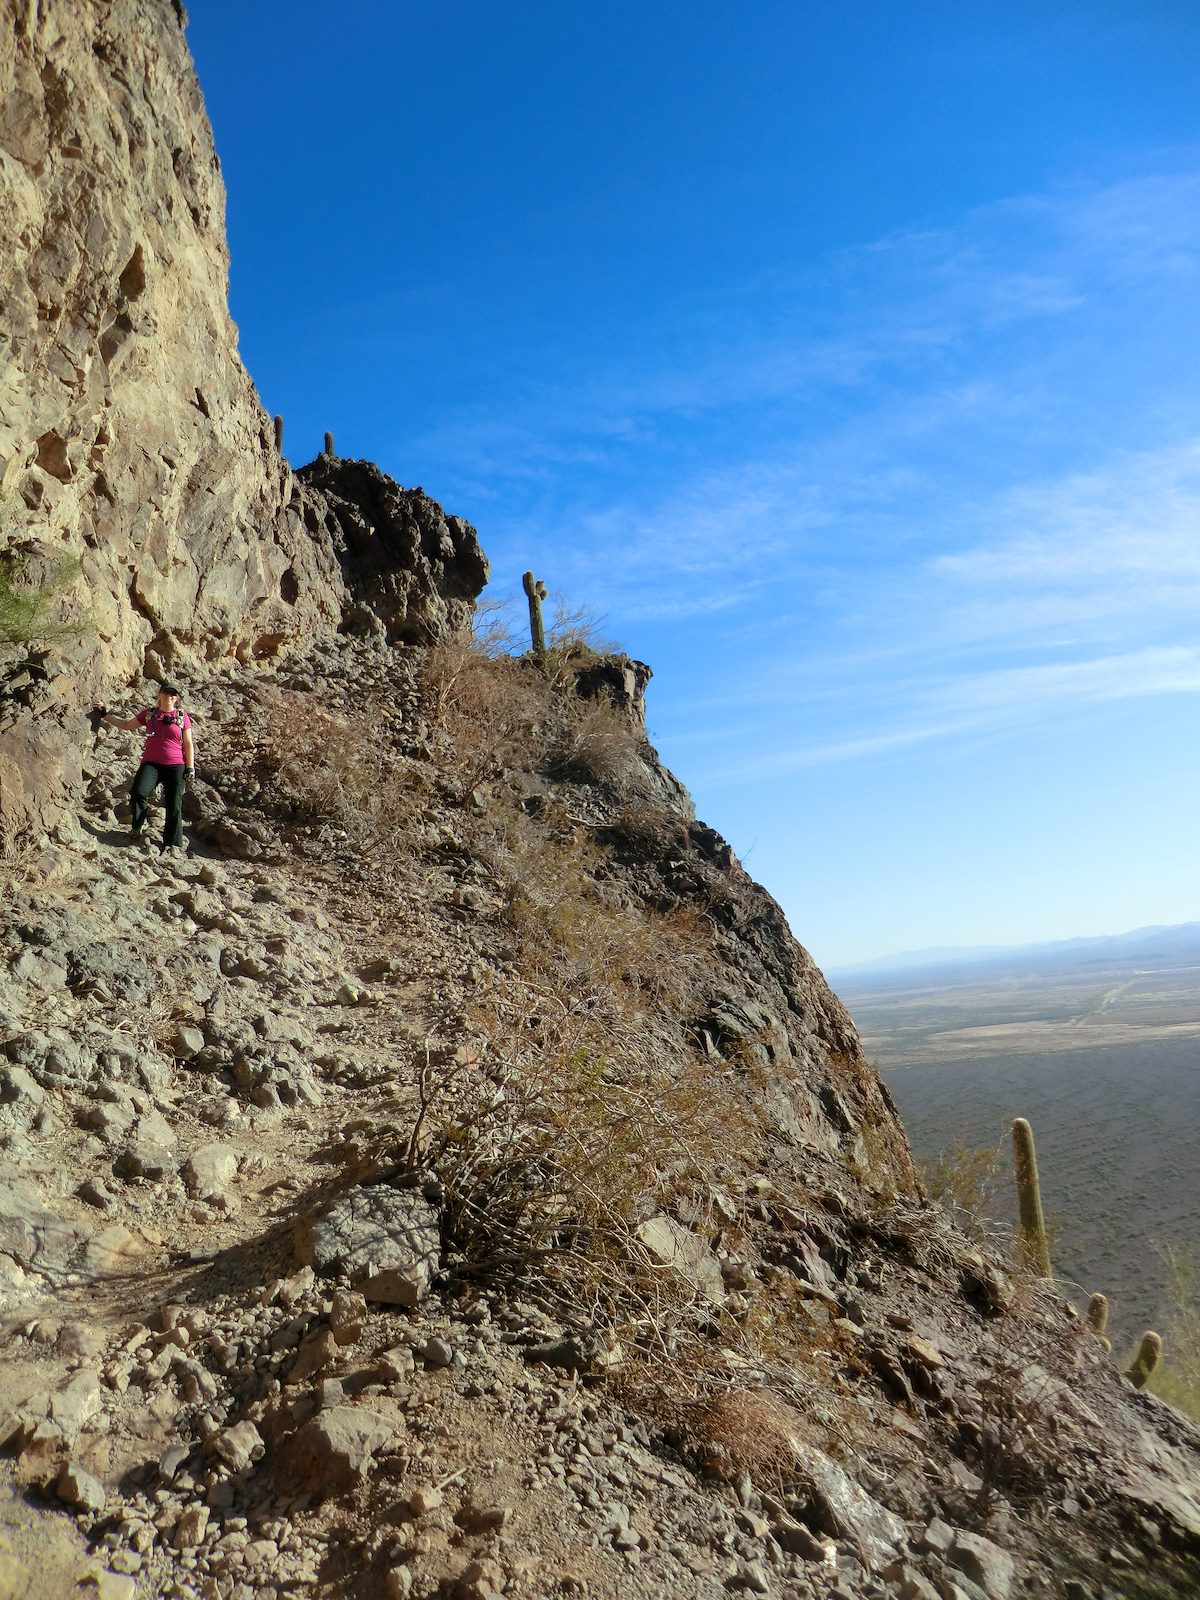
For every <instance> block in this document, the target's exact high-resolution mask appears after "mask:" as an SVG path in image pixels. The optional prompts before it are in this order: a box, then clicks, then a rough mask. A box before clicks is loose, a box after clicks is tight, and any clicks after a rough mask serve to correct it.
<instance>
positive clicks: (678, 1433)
mask: <svg viewBox="0 0 1200 1600" xmlns="http://www.w3.org/2000/svg"><path fill="white" fill-rule="evenodd" d="M694 1353H695V1355H696V1356H697V1357H698V1358H701V1359H702V1353H701V1352H700V1350H699V1348H697V1350H696V1351H695V1352H694ZM609 1387H610V1388H611V1390H612V1391H613V1393H614V1394H615V1395H616V1396H617V1398H618V1399H619V1400H620V1401H621V1402H622V1404H623V1405H624V1406H625V1407H626V1409H627V1410H628V1411H630V1412H631V1413H632V1414H633V1415H636V1416H640V1417H642V1418H643V1419H644V1420H645V1421H646V1422H647V1423H648V1424H649V1425H650V1426H651V1428H652V1429H653V1430H654V1431H655V1432H657V1433H660V1434H661V1435H662V1436H663V1438H664V1439H665V1440H666V1441H667V1443H668V1444H670V1445H671V1446H672V1448H673V1449H675V1450H677V1451H678V1452H679V1454H680V1455H681V1456H682V1457H683V1458H684V1460H685V1461H687V1462H689V1463H690V1464H691V1466H692V1467H694V1468H695V1469H696V1470H697V1471H699V1472H703V1473H705V1474H707V1475H708V1476H710V1477H713V1478H720V1479H722V1480H724V1481H725V1482H727V1483H737V1482H739V1481H741V1480H744V1479H747V1478H748V1479H749V1480H750V1481H751V1482H752V1483H753V1484H754V1485H755V1486H756V1487H758V1488H759V1489H768V1490H771V1491H773V1492H774V1493H775V1494H777V1495H779V1496H781V1497H786V1496H787V1495H788V1493H789V1491H790V1490H791V1489H793V1488H794V1487H796V1481H797V1477H798V1473H799V1470H800V1459H799V1454H798V1445H799V1442H800V1441H802V1440H804V1439H805V1438H806V1436H807V1433H808V1432H809V1427H808V1426H807V1425H806V1422H805V1418H804V1416H803V1415H802V1413H801V1412H800V1411H798V1410H797V1409H796V1407H795V1406H792V1405H789V1404H788V1402H787V1401H786V1400H785V1399H783V1398H782V1396H780V1395H779V1394H776V1393H775V1392H774V1391H773V1390H772V1389H769V1388H766V1387H759V1386H755V1387H750V1386H745V1385H743V1384H738V1383H734V1382H731V1380H730V1378H729V1376H728V1374H725V1373H719V1372H714V1371H712V1370H711V1369H708V1370H706V1369H705V1368H704V1367H703V1366H698V1367H696V1368H695V1369H694V1370H688V1364H687V1363H686V1362H685V1363H683V1364H682V1365H677V1366H676V1367H675V1368H674V1369H672V1371H671V1373H670V1374H669V1375H667V1374H664V1373H663V1372H662V1371H661V1370H656V1369H654V1368H652V1367H651V1366H650V1365H649V1363H635V1364H633V1365H631V1366H630V1367H628V1368H627V1369H626V1370H625V1371H623V1372H621V1373H618V1374H614V1376H613V1377H612V1378H611V1379H610V1380H609Z"/></svg>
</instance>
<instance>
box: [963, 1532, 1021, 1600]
mask: <svg viewBox="0 0 1200 1600" xmlns="http://www.w3.org/2000/svg"><path fill="white" fill-rule="evenodd" d="M946 1559H947V1560H948V1561H949V1563H950V1565H951V1566H954V1567H957V1568H958V1570H959V1571H960V1572H962V1573H965V1574H966V1576H967V1577H968V1578H970V1580H971V1582H972V1583H977V1584H978V1585H979V1587H980V1588H981V1589H982V1590H983V1592H984V1593H985V1594H986V1595H987V1596H988V1600H1008V1595H1009V1591H1010V1590H1011V1588H1012V1580H1013V1558H1012V1556H1010V1555H1009V1553H1008V1551H1007V1550H1002V1549H1001V1548H1000V1546H999V1545H996V1544H993V1543H992V1541H991V1540H990V1539H985V1538H984V1537H983V1536H982V1534H978V1533H966V1532H964V1531H963V1530H962V1529H959V1530H958V1531H957V1532H956V1533H955V1535H954V1543H953V1544H952V1545H951V1547H950V1551H949V1554H948V1555H947V1558H946Z"/></svg>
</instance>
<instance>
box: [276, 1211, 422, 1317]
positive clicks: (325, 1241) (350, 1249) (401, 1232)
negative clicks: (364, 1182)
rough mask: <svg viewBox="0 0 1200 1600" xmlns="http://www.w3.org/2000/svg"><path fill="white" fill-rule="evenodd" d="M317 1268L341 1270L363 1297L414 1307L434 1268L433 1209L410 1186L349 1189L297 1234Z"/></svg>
mask: <svg viewBox="0 0 1200 1600" xmlns="http://www.w3.org/2000/svg"><path fill="white" fill-rule="evenodd" d="M297 1246H298V1249H299V1253H300V1256H301V1259H302V1260H303V1261H304V1262H305V1263H306V1264H307V1265H309V1266H312V1267H315V1268H316V1270H317V1271H318V1272H324V1273H344V1274H345V1275H346V1276H347V1277H349V1278H350V1280H351V1282H352V1283H353V1284H355V1286H356V1287H357V1288H358V1289H359V1290H361V1292H362V1294H363V1295H364V1296H365V1297H366V1298H367V1299H368V1300H375V1301H381V1302H383V1303H384V1304H387V1305H398V1306H405V1307H408V1308H409V1309H411V1308H412V1307H414V1306H416V1305H417V1304H418V1303H419V1301H420V1300H421V1298H422V1296H423V1295H424V1294H425V1292H426V1290H427V1289H428V1288H429V1284H430V1281H431V1279H432V1277H433V1275H434V1273H435V1272H436V1271H437V1268H438V1261H439V1257H440V1249H441V1235H440V1230H439V1226H438V1212H437V1208H436V1207H435V1206H434V1205H432V1204H431V1203H430V1201H428V1200H426V1199H425V1197H424V1196H423V1195H421V1194H419V1193H417V1192H416V1191H415V1190H412V1189H393V1188H392V1187H391V1186H390V1185H388V1184H376V1185H373V1186H370V1187H360V1188H357V1189H352V1190H350V1192H349V1193H348V1194H345V1195H343V1196H342V1198H341V1199H340V1200H339V1201H338V1202H337V1204H336V1205H335V1206H333V1208H332V1209H331V1210H329V1211H327V1212H326V1213H325V1214H324V1216H322V1217H321V1218H319V1219H318V1221H317V1222H315V1223H314V1224H312V1225H310V1226H307V1227H304V1228H302V1229H301V1232H300V1234H299V1237H298V1239H297Z"/></svg>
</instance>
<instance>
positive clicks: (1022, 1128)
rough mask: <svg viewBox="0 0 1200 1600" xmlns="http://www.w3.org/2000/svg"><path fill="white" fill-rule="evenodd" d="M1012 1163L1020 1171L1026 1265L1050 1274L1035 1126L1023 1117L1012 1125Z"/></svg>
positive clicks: (1019, 1201)
mask: <svg viewBox="0 0 1200 1600" xmlns="http://www.w3.org/2000/svg"><path fill="white" fill-rule="evenodd" d="M1012 1138H1013V1165H1014V1166H1015V1168H1016V1174H1017V1204H1018V1207H1019V1210H1020V1218H1021V1223H1020V1231H1021V1249H1022V1254H1023V1256H1024V1258H1025V1264H1026V1266H1027V1267H1028V1268H1029V1270H1030V1271H1031V1272H1033V1273H1034V1274H1035V1275H1036V1276H1037V1277H1039V1278H1048V1277H1049V1276H1050V1247H1049V1245H1048V1244H1047V1243H1046V1220H1045V1218H1044V1217H1043V1215H1042V1193H1041V1187H1040V1185H1039V1183H1038V1168H1037V1152H1036V1150H1035V1149H1034V1146H1033V1129H1032V1128H1031V1127H1030V1126H1029V1123H1028V1122H1026V1120H1025V1118H1024V1117H1017V1118H1016V1119H1015V1120H1014V1122H1013V1125H1012Z"/></svg>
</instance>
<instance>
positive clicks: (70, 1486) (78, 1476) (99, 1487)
mask: <svg viewBox="0 0 1200 1600" xmlns="http://www.w3.org/2000/svg"><path fill="white" fill-rule="evenodd" d="M54 1492H55V1494H57V1496H58V1498H59V1499H60V1500H61V1501H62V1502H63V1504H64V1505H68V1506H75V1507H76V1508H77V1509H78V1510H80V1511H103V1510H104V1506H105V1502H106V1500H107V1498H108V1496H107V1495H106V1494H105V1492H104V1485H103V1484H102V1483H101V1482H100V1480H99V1478H93V1476H92V1474H91V1473H90V1472H85V1471H84V1469H83V1468H82V1467H81V1466H80V1465H79V1464H78V1462H75V1461H68V1462H67V1464H66V1466H65V1467H64V1468H63V1469H62V1471H61V1472H60V1473H59V1475H58V1479H57V1481H56V1482H55V1485H54Z"/></svg>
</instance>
